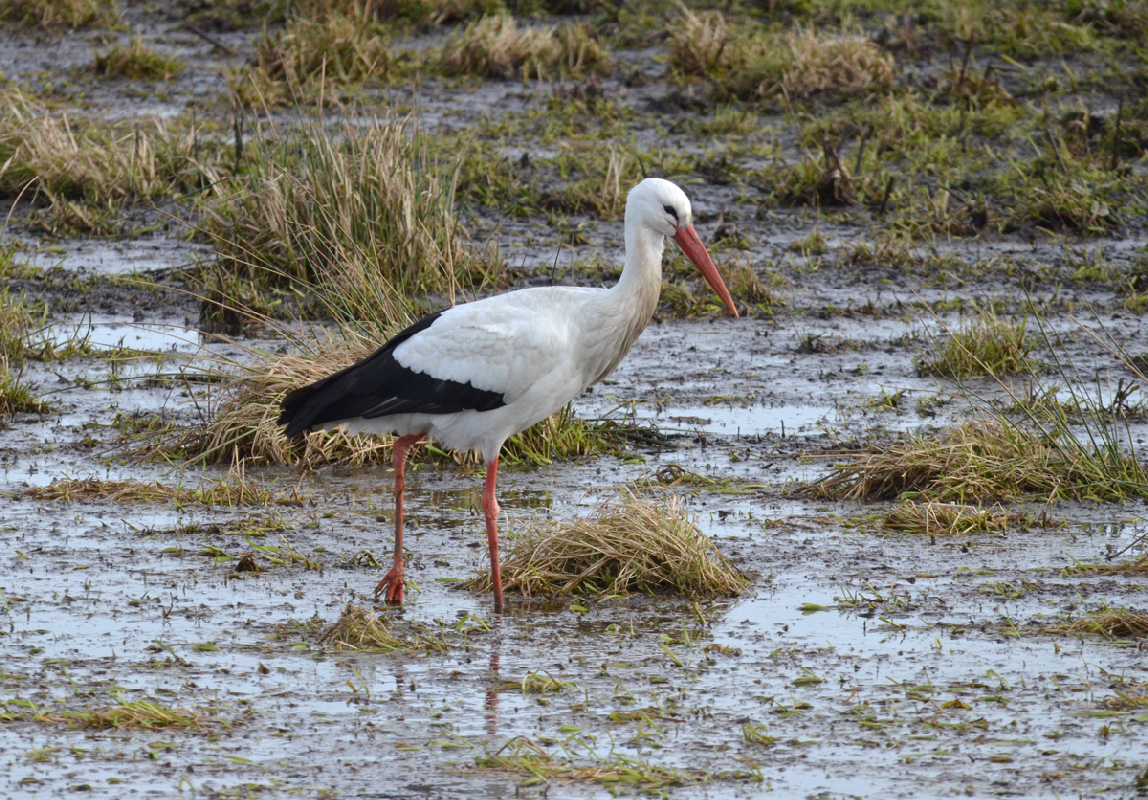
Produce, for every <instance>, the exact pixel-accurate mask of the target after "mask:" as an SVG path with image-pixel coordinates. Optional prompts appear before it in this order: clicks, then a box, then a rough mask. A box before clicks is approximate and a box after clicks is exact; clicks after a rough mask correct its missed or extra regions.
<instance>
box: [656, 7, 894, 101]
mask: <svg viewBox="0 0 1148 800" xmlns="http://www.w3.org/2000/svg"><path fill="white" fill-rule="evenodd" d="M680 8H681V11H682V17H681V18H680V19H677V20H674V21H673V23H672V24H671V25H670V26H669V28H668V33H669V36H670V41H669V48H670V61H671V63H672V64H673V65H674V68H675V69H676V71H677V72H678V74H679V75H681V76H691V75H694V76H704V77H706V78H708V79H709V80H710V81H711V82H712V83H713V84H714V87H715V88H716V89H717V91H718V94H720V95H723V96H726V97H736V98H739V99H742V100H753V99H761V98H771V97H774V96H775V95H784V96H786V97H790V98H795V97H809V96H812V95H815V94H819V93H822V92H848V93H860V92H868V91H873V90H878V89H884V88H887V87H888V86H890V85H891V84H892V82H893V78H894V68H893V61H892V59H891V58H890V57H889V56H888V55H887V54H885V53H882V52H881V49H880V48H879V47H878V46H877V45H876V44H874V43H873V42H871V41H869V40H868V39H865V38H863V37H861V36H857V35H850V34H843V33H837V34H830V33H824V32H820V31H818V30H817V29H816V28H813V27H809V28H798V29H796V30H791V31H788V32H785V33H782V32H780V31H779V30H776V29H766V28H761V27H756V26H754V25H742V26H732V25H730V24H729V23H728V22H727V21H726V18H725V15H724V14H722V13H721V12H720V11H709V12H704V13H701V14H694V13H693V12H691V11H689V10H688V9H686V8H685V6H681V7H680Z"/></svg>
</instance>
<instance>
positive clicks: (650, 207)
mask: <svg viewBox="0 0 1148 800" xmlns="http://www.w3.org/2000/svg"><path fill="white" fill-rule="evenodd" d="M666 237H669V238H671V239H673V240H674V241H675V242H676V243H677V244H678V246H679V247H681V248H682V250H683V251H684V252H685V254H686V256H687V257H688V258H689V259H690V261H692V262H693V263H694V266H696V267H697V268H698V269H699V270H700V271H701V273H702V275H703V277H705V279H706V281H707V282H708V283H709V285H710V287H712V288H713V290H714V291H715V292H717V294H718V296H719V297H720V298H721V299H722V301H723V302H724V303H725V306H726V308H728V309H729V312H730V313H731V314H732V315H733V316H735V317H736V316H737V309H736V308H735V307H734V304H733V300H732V299H731V298H730V295H729V291H728V290H727V289H726V287H725V284H724V283H723V282H722V279H721V276H720V275H719V274H718V271H717V269H716V268H715V267H714V265H713V262H712V261H711V260H710V257H709V253H708V252H707V251H706V248H705V245H703V244H702V242H701V239H699V238H698V234H697V231H695V230H694V226H693V224H692V213H691V210H690V201H689V199H688V198H687V197H686V195H685V193H684V192H683V191H682V190H681V189H679V188H678V187H677V186H676V185H674V184H673V183H670V182H669V181H666V180H661V179H659V178H647V179H645V180H644V181H642V182H641V183H639V184H638V185H637V186H636V187H634V188H633V189H632V190H631V191H630V194H629V196H628V197H627V198H626V261H625V265H624V266H623V268H622V275H621V277H620V278H619V279H618V283H617V285H615V286H614V287H613V288H611V289H589V288H574V287H566V286H554V287H543V288H534V289H521V290H518V291H514V292H508V293H507V294H501V295H496V296H494V297H488V298H485V299H483V300H476V301H474V302H473V303H466V304H464V305H458V306H454V307H452V308H448V309H446V310H445V311H439V312H437V313H435V314H431V315H430V316H428V317H425V318H423V319H421V320H419V321H418V322H416V323H415V324H414V325H412V326H411V327H409V328H407V329H406V330H405V331H403V332H402V333H400V334H398V335H397V336H395V337H394V338H393V339H391V340H390V341H389V342H387V343H386V344H384V345H383V346H382V347H380V348H379V349H378V350H377V351H375V353H374V354H373V355H370V356H368V357H367V358H364V359H363V360H362V361H359V362H358V363H356V364H354V365H352V366H350V367H347V368H346V369H344V370H341V371H339V372H336V373H335V374H334V375H331V376H329V377H327V378H323V379H322V380H320V381H316V382H315V383H313V384H311V385H310V386H306V387H303V388H302V389H296V390H295V391H293V392H291V393H290V394H289V395H287V397H286V398H284V400H283V413H282V414H281V415H280V417H279V424H281V425H286V426H287V430H286V434H287V436H288V437H292V436H296V435H298V434H300V433H302V432H303V431H306V430H310V429H312V428H332V427H334V426H336V425H346V426H347V427H348V428H349V429H350V431H351V432H352V433H390V434H394V435H396V436H397V437H398V438H397V439H396V440H395V443H394V451H393V458H394V465H395V559H394V566H392V567H391V570H390V572H388V573H387V574H386V576H385V577H384V578H383V579H382V580H381V581H380V582H379V585H378V586H377V587H376V589H375V594H376V595H378V594H380V593H382V592H385V593H386V594H385V597H386V601H387V603H389V604H392V605H401V604H402V601H403V467H404V464H405V463H406V458H407V453H408V452H409V451H410V448H411V447H412V446H413V445H415V444H416V443H417V442H418V441H419V440H420V439H422V438H424V437H429V438H431V439H434V440H435V441H437V442H439V443H440V444H442V445H443V446H445V447H447V448H449V449H453V450H470V449H478V451H479V452H480V453H481V455H482V458H483V460H484V461H485V462H486V490H485V492H484V493H483V511H484V515H485V517H486V535H487V541H488V543H489V547H490V568H491V577H492V579H493V583H494V609H495V611H496V612H501V611H502V606H503V599H502V574H501V569H500V566H499V560H498V524H497V523H498V511H499V507H498V500H497V499H496V498H495V494H494V486H495V480H496V478H497V476H498V454H499V452H500V451H501V449H502V445H503V443H504V442H505V441H506V440H507V438H508V437H510V435H511V434H514V433H517V432H518V431H521V430H525V429H526V428H528V427H530V426H531V425H533V424H534V423H536V422H540V421H541V420H544V419H546V418H547V417H549V416H550V415H551V414H554V413H555V412H557V411H559V410H561V409H562V408H564V407H565V406H566V404H567V403H569V402H570V401H571V400H573V399H574V398H575V397H577V396H578V395H579V394H581V393H582V392H583V391H585V390H586V389H587V388H589V387H590V386H593V385H594V384H595V383H597V382H598V381H600V380H602V379H603V378H605V377H606V376H607V375H609V374H610V373H611V372H613V371H614V368H615V367H617V366H618V362H619V361H621V360H622V357H623V356H624V355H626V352H627V351H628V350H629V349H630V346H631V345H632V344H633V343H634V341H635V340H636V339H637V338H638V335H639V334H640V333H641V332H642V329H643V328H645V327H646V324H647V323H648V322H649V321H650V317H652V316H653V313H654V308H655V307H656V306H657V303H658V296H659V294H660V292H661V286H662V251H663V249H664V247H665V238H666Z"/></svg>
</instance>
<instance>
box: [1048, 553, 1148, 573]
mask: <svg viewBox="0 0 1148 800" xmlns="http://www.w3.org/2000/svg"><path fill="white" fill-rule="evenodd" d="M1064 571H1065V573H1067V574H1069V575H1081V574H1083V575H1148V556H1141V557H1140V558H1138V559H1135V560H1134V561H1119V562H1117V563H1115V564H1073V565H1072V566H1071V567H1068V568H1067V569H1066V570H1064Z"/></svg>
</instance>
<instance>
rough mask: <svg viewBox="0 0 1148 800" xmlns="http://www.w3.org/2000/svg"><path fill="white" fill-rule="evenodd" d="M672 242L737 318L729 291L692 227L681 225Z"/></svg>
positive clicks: (735, 308)
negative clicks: (676, 244)
mask: <svg viewBox="0 0 1148 800" xmlns="http://www.w3.org/2000/svg"><path fill="white" fill-rule="evenodd" d="M673 240H674V241H675V242H677V243H678V247H680V248H682V252H683V253H685V254H686V258H688V259H689V260H690V261H692V262H694V266H695V267H697V268H698V271H699V272H701V274H702V277H703V278H705V279H706V283H708V284H709V285H710V288H711V289H713V290H714V291H715V292H717V296H718V297H720V298H721V301H722V302H723V303H725V307H726V308H728V309H729V313H731V314H733V315H734V316H735V317H736V316H737V307H736V306H734V304H733V298H732V297H730V296H729V289H727V288H725V281H723V280H722V279H721V275H719V274H718V271H717V267H715V266H714V262H713V261H711V260H710V254H709V251H707V250H706V246H705V245H704V244H702V240H701V239H699V238H698V232H697V231H695V230H694V226H693V225H682V226H680V227H679V228H678V229H677V231H675V232H674V235H673Z"/></svg>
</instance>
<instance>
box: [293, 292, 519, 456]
mask: <svg viewBox="0 0 1148 800" xmlns="http://www.w3.org/2000/svg"><path fill="white" fill-rule="evenodd" d="M441 315H442V312H441V311H439V312H437V313H434V314H431V315H430V316H428V317H423V318H422V319H420V320H419V321H418V322H416V323H415V324H414V325H411V326H410V327H409V328H407V329H406V330H404V331H402V332H401V333H399V334H397V335H396V336H395V337H394V338H392V339H391V340H390V341H389V342H387V343H386V344H384V345H383V346H382V347H380V348H379V349H378V350H376V351H375V352H374V353H372V354H371V355H369V356H367V357H366V358H364V359H362V360H361V361H358V362H356V363H354V364H352V365H351V366H349V367H347V368H346V369H342V370H339V371H338V372H336V373H335V374H333V375H329V376H327V377H326V378H323V379H321V380H318V381H315V382H314V383H312V384H311V385H310V386H304V387H303V388H301V389H296V390H295V391H293V392H291V393H290V394H288V395H287V396H286V397H284V398H283V403H282V409H283V410H282V413H280V415H279V424H280V425H286V426H287V430H286V431H285V433H286V434H287V437H288V438H290V437H292V436H297V435H298V434H300V433H302V432H303V431H306V430H310V429H311V428H314V427H316V426H319V425H323V424H326V423H331V422H341V421H343V420H349V419H356V418H359V417H362V418H365V419H375V418H378V417H385V416H389V415H391V414H410V413H422V414H452V413H455V412H457V411H467V410H472V411H491V410H493V409H495V408H501V407H502V406H504V405H506V400H505V398H504V397H503V396H502V394H500V393H499V392H491V391H487V390H485V389H476V388H475V387H474V386H472V385H471V383H470V381H467V382H466V383H460V382H458V381H450V380H442V379H441V378H435V377H433V376H431V375H427V374H426V373H422V372H415V371H414V370H411V369H408V368H407V367H404V366H403V365H402V364H400V363H399V362H398V361H396V360H395V355H394V351H395V348H396V347H398V346H399V345H400V344H402V343H403V342H405V341H406V340H407V339H409V338H411V337H412V336H414V335H416V334H417V333H419V332H420V331H424V330H426V329H427V328H429V327H430V326H431V325H433V324H434V322H435V320H436V319H438V318H439V317H440V316H441Z"/></svg>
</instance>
